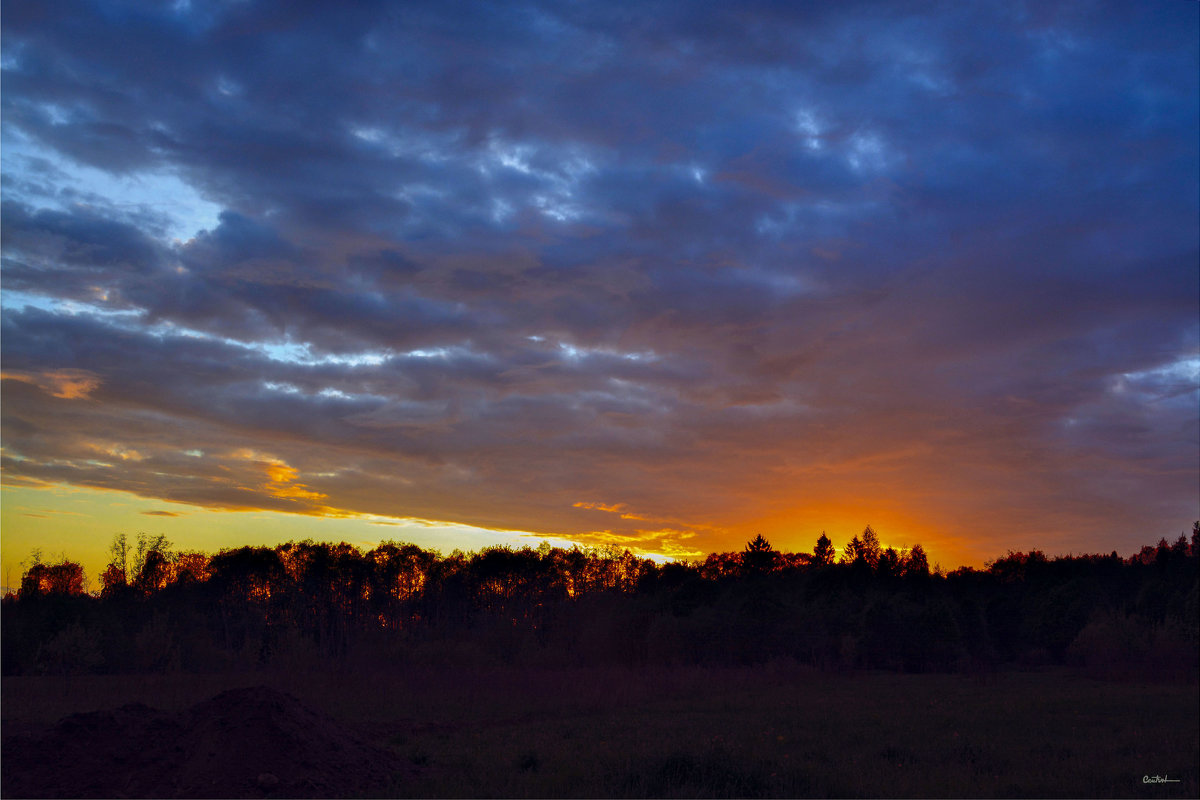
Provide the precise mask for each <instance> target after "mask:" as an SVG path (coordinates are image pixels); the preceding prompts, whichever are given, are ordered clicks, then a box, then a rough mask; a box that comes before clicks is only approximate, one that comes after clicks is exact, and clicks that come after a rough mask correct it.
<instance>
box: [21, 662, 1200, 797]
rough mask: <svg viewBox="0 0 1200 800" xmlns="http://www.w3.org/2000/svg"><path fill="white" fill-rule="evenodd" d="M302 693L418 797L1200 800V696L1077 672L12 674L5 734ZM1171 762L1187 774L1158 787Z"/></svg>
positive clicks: (402, 789) (784, 668)
mask: <svg viewBox="0 0 1200 800" xmlns="http://www.w3.org/2000/svg"><path fill="white" fill-rule="evenodd" d="M257 683H265V684H267V685H270V686H273V687H275V688H279V689H282V690H285V691H289V692H291V693H293V694H295V695H296V696H297V697H300V698H301V699H302V700H304V701H305V702H306V703H308V704H310V705H312V706H314V707H316V708H319V709H320V710H323V711H325V712H326V713H328V714H330V715H332V716H334V717H336V718H339V719H341V720H344V721H346V722H348V723H350V724H353V725H357V726H358V727H359V728H360V729H361V730H364V731H366V732H367V733H368V734H369V735H370V736H372V737H373V738H375V739H377V740H379V741H381V742H386V743H388V744H389V745H390V746H392V747H394V748H396V749H397V750H398V751H399V752H400V753H401V754H403V755H404V756H406V757H407V758H408V759H410V761H411V762H412V763H413V764H415V765H418V766H421V767H422V768H423V769H422V772H421V775H420V776H419V777H418V778H417V779H416V780H415V781H408V782H405V783H404V784H401V785H397V786H396V787H394V791H395V792H396V793H397V794H400V795H406V796H415V797H572V796H577V797H597V796H599V797H606V796H623V797H646V796H652V797H671V796H673V797H684V796H692V797H695V796H710V797H712V796H737V797H754V796H773V797H803V796H835V797H837V796H847V797H850V796H867V797H1033V796H1041V797H1154V798H1157V797H1195V796H1197V794H1198V791H1200V787H1198V776H1200V762H1198V759H1200V755H1198V754H1200V733H1198V731H1200V695H1198V689H1197V686H1196V685H1195V684H1191V685H1182V686H1181V685H1139V684H1126V683H1111V682H1108V683H1106V682H1100V681H1094V680H1089V679H1085V678H1079V677H1076V676H1073V675H1071V674H1069V673H1066V672H1063V671H1047V672H1008V673H999V674H996V675H992V676H989V677H988V678H987V679H986V680H980V679H977V678H968V677H963V676H957V675H897V674H890V673H889V674H883V673H870V674H859V675H831V674H826V673H820V672H815V671H812V670H808V669H804V668H800V667H795V666H792V665H787V664H784V665H776V666H774V667H767V668H759V669H749V668H747V669H701V668H685V669H680V670H665V669H650V670H637V671H634V670H622V669H594V670H587V669H582V670H581V669H572V670H550V669H545V670H516V669H465V668H459V669H435V668H413V667H405V668H403V669H399V670H396V671H383V670H377V669H376V670H345V671H342V672H314V673H306V674H289V673H270V674H268V673H255V674H237V675H207V676H184V675H167V676H153V677H149V678H147V677H126V676H111V677H104V676H97V677H81V678H67V679H62V678H6V679H5V680H4V682H3V700H4V703H3V720H4V726H5V733H9V732H12V731H13V730H19V729H22V728H27V727H31V726H36V725H41V724H47V723H49V722H52V721H53V720H55V719H57V718H59V717H61V716H63V715H65V714H67V713H71V712H75V711H83V710H93V709H99V708H111V707H113V706H116V705H120V704H122V703H125V702H133V701H140V702H144V703H147V704H149V705H152V706H157V707H160V708H164V709H171V710H177V709H181V708H184V707H186V706H189V705H191V704H193V703H195V702H197V701H199V700H201V699H204V698H206V697H210V696H212V695H213V694H215V693H217V692H218V691H221V690H223V689H226V688H231V687H234V686H246V685H253V684H257ZM1147 775H1148V776H1153V775H1161V776H1165V777H1168V778H1172V779H1178V780H1179V781H1180V783H1169V784H1145V783H1143V782H1142V779H1143V776H1147Z"/></svg>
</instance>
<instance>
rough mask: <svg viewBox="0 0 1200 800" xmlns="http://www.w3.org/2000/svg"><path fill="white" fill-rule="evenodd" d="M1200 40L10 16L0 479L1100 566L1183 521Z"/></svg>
mask: <svg viewBox="0 0 1200 800" xmlns="http://www.w3.org/2000/svg"><path fill="white" fill-rule="evenodd" d="M1197 17H1198V10H1197V6H1196V5H1195V4H1190V3H1179V4H1116V5H1113V6H1111V7H1110V6H1106V5H1102V4H1097V5H1088V4H1079V3H1067V4H1061V5H1059V4H1044V3H1037V4H1029V6H1028V7H1022V5H1021V4H1014V3H1010V2H997V3H993V4H987V3H984V4H965V5H960V4H949V5H947V4H928V5H923V4H911V5H904V6H896V5H892V4H882V5H877V4H874V3H846V4H815V5H811V6H810V5H802V6H800V7H798V8H797V7H794V4H787V3H785V4H772V3H749V4H741V3H739V4H716V5H713V6H697V5H695V4H684V3H661V4H645V3H638V4H635V5H623V4H613V3H582V4H581V3H497V4H489V3H467V4H461V5H456V4H453V3H444V2H437V3H429V4H421V3H405V4H387V3H381V4H368V3H364V4H355V6H354V8H353V9H351V10H346V9H342V8H334V7H333V6H328V5H327V4H305V3H295V2H278V3H271V2H253V1H250V2H225V3H222V2H214V3H202V2H197V1H196V0H193V2H181V3H176V4H174V5H163V4H158V3H116V2H112V3H52V2H45V3H37V4H17V5H15V6H14V5H12V4H9V6H6V8H5V20H4V30H3V53H4V55H3V64H2V66H3V95H2V96H3V100H2V102H3V209H2V225H3V230H2V235H3V289H4V296H3V301H4V311H3V331H2V334H3V339H2V340H0V341H2V345H0V346H2V353H3V370H4V377H5V381H4V405H3V459H4V460H3V466H4V478H5V480H6V481H7V482H10V483H35V484H36V483H40V482H67V483H71V484H76V485H84V486H94V487H107V488H114V489H122V490H128V491H133V492H136V493H138V494H141V495H143V496H147V497H157V498H162V499H167V500H175V501H181V502H188V503H194V504H198V505H204V506H209V507H217V508H228V509H269V510H279V511H290V512H298V513H303V514H335V515H338V514H341V515H345V514H359V513H360V514H374V515H383V516H399V517H418V518H423V519H432V520H444V521H449V522H457V523H466V524H473V525H482V526H492V527H500V528H507V529H519V530H528V531H534V532H546V533H559V534H563V535H568V536H573V537H576V538H578V539H580V540H582V541H591V542H600V541H605V542H616V543H623V544H630V545H633V546H636V547H640V548H643V549H647V550H655V551H658V552H666V553H684V552H703V551H709V550H714V549H730V548H733V547H738V546H739V545H740V542H741V541H743V540H744V539H743V538H742V537H744V536H745V534H746V533H747V532H752V531H757V530H765V531H769V532H771V533H773V534H775V535H776V536H777V537H780V540H781V544H784V545H788V546H791V547H797V548H798V547H805V548H807V547H810V546H811V542H810V541H808V540H809V538H810V534H811V537H812V538H815V534H816V532H819V530H820V529H821V528H831V529H832V528H833V527H836V526H837V525H858V526H859V527H861V525H863V524H866V523H867V522H872V523H873V524H876V526H877V527H883V528H884V534H885V538H886V536H887V529H886V526H887V524H891V525H892V526H893V527H894V528H895V529H896V530H897V531H898V533H897V535H898V536H899V535H904V536H908V537H910V541H911V537H914V536H919V537H920V538H921V539H922V541H925V542H926V543H927V544H930V545H931V546H932V547H933V549H934V550H935V552H936V551H937V550H938V548H939V547H940V548H941V549H942V551H943V552H945V553H947V554H950V553H953V554H955V555H957V556H958V557H959V558H963V559H966V558H976V557H982V556H985V555H994V554H997V552H1003V550H1004V549H1006V548H1008V547H1030V546H1041V547H1045V548H1047V549H1050V550H1063V551H1065V550H1070V549H1073V550H1075V551H1079V550H1096V549H1104V550H1108V549H1113V548H1116V549H1122V550H1127V549H1130V548H1132V547H1135V546H1137V545H1140V544H1142V543H1144V542H1145V541H1147V540H1148V539H1149V538H1157V536H1159V535H1162V534H1163V533H1170V532H1171V531H1173V530H1177V529H1181V528H1183V527H1185V526H1187V525H1188V523H1189V522H1190V520H1191V519H1192V518H1194V517H1195V516H1197V515H1200V508H1198V499H1197V491H1196V486H1197V483H1198V481H1200V455H1198V453H1200V423H1198V414H1197V404H1198V402H1200V323H1198V318H1200V317H1198V315H1200V299H1198V298H1200V283H1198V268H1197V264H1198V263H1200V244H1198V241H1200V236H1198V232H1197V228H1198V226H1197V215H1198V213H1200V209H1198V201H1197V195H1198V188H1197V187H1198V185H1200V178H1198V163H1200V159H1198V155H1197V141H1198V137H1200V131H1198V129H1197V108H1198V105H1197V97H1198V95H1200V88H1198V85H1197V74H1198V72H1200V69H1198V66H1200V65H1198V54H1197V40H1198V37H1197V32H1198V30H1200V23H1198V19H1197ZM881 523H882V525H881ZM849 532H852V531H847V533H849ZM793 539H794V540H793Z"/></svg>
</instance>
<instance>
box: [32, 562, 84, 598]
mask: <svg viewBox="0 0 1200 800" xmlns="http://www.w3.org/2000/svg"><path fill="white" fill-rule="evenodd" d="M83 584H84V574H83V567H81V566H80V565H79V564H77V563H75V562H74V561H68V560H67V559H66V558H64V559H63V560H62V561H60V562H59V563H57V564H42V563H40V562H38V563H35V564H34V565H33V566H31V567H30V568H29V570H28V571H27V572H26V573H25V574H24V576H22V578H21V589H20V591H19V592H18V597H20V598H22V599H24V598H30V597H37V596H39V595H62V596H70V595H82V594H83Z"/></svg>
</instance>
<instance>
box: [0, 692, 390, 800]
mask: <svg viewBox="0 0 1200 800" xmlns="http://www.w3.org/2000/svg"><path fill="white" fill-rule="evenodd" d="M405 771H406V765H405V764H404V763H403V761H402V759H400V758H399V757H398V756H397V755H396V754H395V753H392V752H390V751H388V750H385V749H383V748H380V747H376V746H374V745H371V744H369V743H367V742H365V741H363V740H362V739H360V738H358V737H356V736H355V735H353V734H352V733H351V732H350V731H348V730H346V729H345V728H344V727H342V726H341V725H339V724H338V723H336V722H334V721H333V720H331V719H329V718H328V717H325V716H323V715H321V714H318V713H317V712H315V711H313V710H312V709H310V708H308V707H307V706H305V705H304V704H303V703H301V702H300V701H299V700H297V699H296V698H294V697H292V696H291V695H288V694H283V693H280V692H277V691H274V690H272V689H268V688H266V687H256V688H252V689H235V690H232V691H228V692H224V693H222V694H219V695H217V696H216V697H214V698H212V699H211V700H206V701H205V702H203V703H200V704H198V705H196V706H194V707H192V708H190V709H188V710H187V711H183V712H180V713H178V714H170V713H167V712H163V711H157V710H155V709H152V708H150V707H148V706H145V705H141V704H131V705H127V706H122V707H121V708H118V709H116V710H115V711H95V712H91V713H88V714H74V715H72V716H69V717H65V718H64V719H62V720H60V721H59V722H58V723H57V724H56V725H55V726H54V727H53V728H52V729H51V730H50V731H49V732H48V733H47V734H46V735H44V736H41V737H28V736H25V737H12V738H10V739H7V740H6V741H5V742H4V754H3V770H2V772H0V776H2V777H0V780H2V782H3V786H2V793H3V795H4V797H212V798H221V797H231V798H232V797H344V796H347V795H363V794H370V793H372V792H385V791H387V789H388V787H389V785H391V783H392V782H393V781H394V780H396V779H398V778H400V777H402V775H401V773H404V772H405Z"/></svg>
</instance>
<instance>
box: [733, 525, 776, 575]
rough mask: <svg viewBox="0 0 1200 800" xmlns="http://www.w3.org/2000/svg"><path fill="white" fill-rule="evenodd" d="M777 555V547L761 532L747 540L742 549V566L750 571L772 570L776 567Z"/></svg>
mask: <svg viewBox="0 0 1200 800" xmlns="http://www.w3.org/2000/svg"><path fill="white" fill-rule="evenodd" d="M777 555H778V554H777V553H776V552H775V548H773V547H771V543H770V542H768V541H767V540H766V539H764V538H763V535H762V534H761V533H760V534H758V535H757V536H755V537H754V538H753V539H751V540H750V541H748V542H746V547H745V549H744V550H743V551H742V567H743V568H744V569H745V570H746V571H747V572H749V573H764V572H770V571H771V570H773V569H774V568H775V561H776V556H777Z"/></svg>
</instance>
